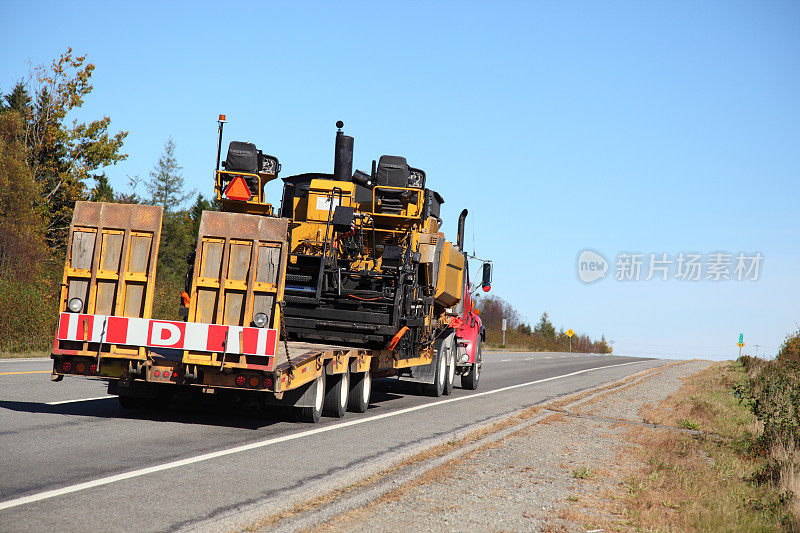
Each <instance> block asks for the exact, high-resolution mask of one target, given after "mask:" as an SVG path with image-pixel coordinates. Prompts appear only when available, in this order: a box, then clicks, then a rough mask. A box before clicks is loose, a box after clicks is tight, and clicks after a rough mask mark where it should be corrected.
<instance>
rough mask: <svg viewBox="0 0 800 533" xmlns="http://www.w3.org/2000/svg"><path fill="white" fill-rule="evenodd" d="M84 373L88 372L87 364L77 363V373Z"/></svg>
mask: <svg viewBox="0 0 800 533" xmlns="http://www.w3.org/2000/svg"><path fill="white" fill-rule="evenodd" d="M84 372H86V363H84V362H83V361H78V362H77V363H75V373H76V374H83V373H84Z"/></svg>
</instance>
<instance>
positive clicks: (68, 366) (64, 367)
mask: <svg viewBox="0 0 800 533" xmlns="http://www.w3.org/2000/svg"><path fill="white" fill-rule="evenodd" d="M61 371H62V372H71V371H72V363H70V362H69V361H64V362H63V363H61Z"/></svg>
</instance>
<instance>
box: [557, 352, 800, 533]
mask: <svg viewBox="0 0 800 533" xmlns="http://www.w3.org/2000/svg"><path fill="white" fill-rule="evenodd" d="M742 376H743V373H742V371H741V369H739V368H737V367H735V366H733V365H731V364H729V363H721V364H716V365H713V366H711V367H709V368H708V369H707V370H705V371H703V372H700V373H698V374H695V375H693V376H690V377H689V378H686V379H685V380H684V385H683V387H682V388H681V389H680V390H679V391H678V393H677V394H675V395H674V396H672V397H670V398H668V399H667V400H666V401H664V402H663V403H662V404H661V405H660V406H658V407H656V408H647V409H643V410H642V414H643V416H644V418H645V420H646V421H647V422H653V423H657V424H663V425H666V426H678V427H689V428H690V429H696V428H700V429H701V430H703V431H708V432H711V433H714V434H718V435H721V436H724V437H726V438H725V439H723V440H719V439H710V438H706V437H704V436H703V435H700V436H691V435H687V434H685V433H680V432H676V431H671V430H669V429H661V428H656V429H648V428H634V429H630V430H628V432H627V441H628V444H627V446H626V448H625V452H624V453H623V454H621V455H620V457H619V458H618V460H619V462H620V468H619V469H618V470H617V472H616V474H612V475H615V479H614V480H613V481H614V483H613V485H612V486H613V488H611V489H608V490H607V493H606V494H605V495H604V497H603V498H602V500H594V501H591V500H589V501H584V498H582V499H581V504H582V505H580V506H576V505H574V504H573V505H572V506H570V507H569V508H568V509H567V510H566V511H565V512H564V513H562V518H564V519H568V520H571V521H573V522H576V523H579V524H592V525H593V527H602V528H604V529H605V530H606V531H634V530H635V531H639V530H645V531H651V530H653V531H780V530H786V529H789V530H796V529H795V527H794V525H793V524H792V521H791V519H790V518H789V514H788V507H787V499H786V497H785V496H784V497H782V496H781V495H780V494H779V492H784V491H786V490H791V491H797V490H798V482H800V476H799V475H798V472H797V471H795V470H793V469H791V468H787V469H785V471H784V470H782V471H781V473H780V487H779V488H778V489H777V490H776V489H775V488H774V487H772V486H770V485H764V484H757V483H755V482H754V481H753V478H754V474H756V472H757V471H758V469H759V468H760V467H761V466H762V465H761V463H760V461H759V460H757V459H754V458H753V457H752V456H751V455H750V454H749V453H748V446H747V443H748V442H749V441H750V440H751V439H752V435H753V430H754V428H755V420H754V418H753V416H752V414H751V413H750V412H749V411H747V410H746V409H745V408H744V407H743V406H740V405H739V404H738V402H737V401H736V399H735V398H734V397H733V393H732V386H733V384H734V383H735V382H736V381H737V380H738V379H740V378H741V377H742ZM794 453H795V450H793V449H781V450H774V454H775V458H776V459H778V460H781V459H783V460H784V463H785V464H791V461H789V460H788V459H790V458H792V457H794Z"/></svg>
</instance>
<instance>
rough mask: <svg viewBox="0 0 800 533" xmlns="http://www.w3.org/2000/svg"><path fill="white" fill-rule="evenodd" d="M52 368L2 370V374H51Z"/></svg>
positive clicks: (0, 373) (0, 374)
mask: <svg viewBox="0 0 800 533" xmlns="http://www.w3.org/2000/svg"><path fill="white" fill-rule="evenodd" d="M52 372H53V371H52V370H28V371H26V372H0V376H10V375H12V374H50V373H52Z"/></svg>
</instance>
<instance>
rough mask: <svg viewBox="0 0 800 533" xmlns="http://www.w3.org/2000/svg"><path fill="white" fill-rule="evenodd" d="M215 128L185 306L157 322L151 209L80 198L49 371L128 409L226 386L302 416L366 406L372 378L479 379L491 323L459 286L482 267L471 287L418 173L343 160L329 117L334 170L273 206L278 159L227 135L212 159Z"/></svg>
mask: <svg viewBox="0 0 800 533" xmlns="http://www.w3.org/2000/svg"><path fill="white" fill-rule="evenodd" d="M224 124H225V117H224V115H220V118H219V126H218V134H219V142H218V148H217V168H216V169H215V171H214V189H215V195H216V198H217V200H218V204H219V205H220V206H221V208H220V210H219V211H204V212H203V213H202V215H201V217H200V223H199V232H198V235H197V241H196V246H195V249H194V251H193V252H192V253H191V254H189V256H188V257H187V273H186V281H185V286H184V287H183V291H181V293H180V304H181V305H180V310H179V316H177V317H153V316H151V315H152V310H153V298H154V288H155V279H156V266H157V257H158V253H159V242H160V238H161V222H162V216H163V210H162V208H161V207H158V206H151V205H139V204H119V203H104V202H98V203H94V202H77V203H76V205H75V209H74V213H73V218H72V223H71V225H70V231H69V236H68V242H67V246H66V249H67V251H66V259H65V265H64V275H63V282H62V285H61V294H60V308H59V320H58V326H57V330H56V333H55V338H54V344H53V350H52V359H53V371H52V379H53V380H54V381H60V380H62V379H63V377H64V376H65V375H70V376H85V377H87V378H92V379H102V380H106V381H108V392H109V394H113V395H117V396H119V401H120V404H121V405H122V406H123V407H125V408H132V409H140V408H148V407H150V408H152V407H156V406H166V405H168V404H169V402H170V400H171V399H172V398H173V397H174V396H175V394H176V393H181V394H186V395H188V396H189V398H193V399H201V398H202V397H203V395H204V394H218V395H234V394H235V395H237V396H238V397H247V398H248V399H250V400H253V401H255V402H257V403H258V404H259V405H262V406H265V407H266V408H268V407H269V406H287V407H290V408H291V410H292V412H293V413H294V414H295V416H296V418H297V419H298V420H300V421H306V422H317V421H319V419H320V417H321V416H322V415H323V414H324V415H327V416H333V417H342V416H344V414H345V412H346V411H348V410H349V411H354V412H360V413H363V412H365V411H366V410H367V408H368V406H369V403H370V396H371V390H372V381H373V380H374V379H379V378H385V377H391V376H397V378H398V379H402V380H404V381H409V382H416V383H419V384H421V387H422V388H423V389H424V390H425V391H426V392H427V393H428V394H431V395H433V396H441V395H448V394H450V393H451V391H452V390H453V387H454V382H455V379H456V376H460V380H461V385H462V386H463V387H464V388H467V389H473V390H474V389H475V388H477V387H478V383H479V380H480V374H481V366H482V357H481V345H482V342H483V340H484V339H485V332H484V329H483V326H482V324H481V320H480V316H479V312H478V311H477V310H476V309H475V305H474V299H473V297H472V295H471V294H472V293H474V291H477V290H478V288H479V287H480V288H482V289H483V290H484V291H488V290H489V289H490V285H491V277H492V263H491V261H488V260H482V265H481V268H480V283H475V284H471V282H470V274H469V258H468V256H467V254H466V252H465V250H464V221H465V219H466V217H467V210H466V209H464V210H463V211H462V212H461V215H460V217H459V220H458V233H457V238H456V241H455V242H450V241H447V240H446V239H445V238H444V234H443V233H442V232H441V229H442V219H441V215H440V213H441V205H442V204H443V203H444V200H443V198H442V196H441V195H440V194H439V193H438V192H436V191H434V190H433V189H431V188H429V187H428V184H427V183H426V181H427V176H426V174H425V172H424V171H423V170H421V169H418V168H414V167H412V166H410V165H408V163H407V161H406V159H405V158H404V157H400V156H386V155H384V156H381V157H380V158H379V159H378V160H377V161H376V160H373V161H372V168H371V170H370V171H369V172H365V171H361V170H355V171H353V167H352V162H353V147H354V139H353V137H350V136H348V135H345V134H344V133H343V131H342V127H343V124H342V123H341V122H338V123H337V132H336V137H335V156H334V168H333V172H332V173H319V172H310V173H304V174H297V175H293V176H288V177H284V178H282V180H281V181H282V182H283V187H282V190H281V191H280V197H281V202H280V205H279V206H277V207H276V206H273V205H272V204H271V203H269V202H268V201H267V199H266V196H267V194H266V191H267V187H268V186H269V184H270V183H271V182H273V181H275V180H277V179H278V175H279V172H280V170H281V164H280V162H279V160H278V158H277V157H274V156H271V155H268V154H265V153H263V152H262V151H261V150H259V149H258V148H257V147H256V146H255V145H254V144H252V143H249V142H239V141H232V142H230V144H229V147H228V150H227V154H226V158H225V160H224V161H220V159H221V157H220V156H221V147H222V134H223V126H224ZM276 189H277V188H276ZM276 192H277V190H276Z"/></svg>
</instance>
